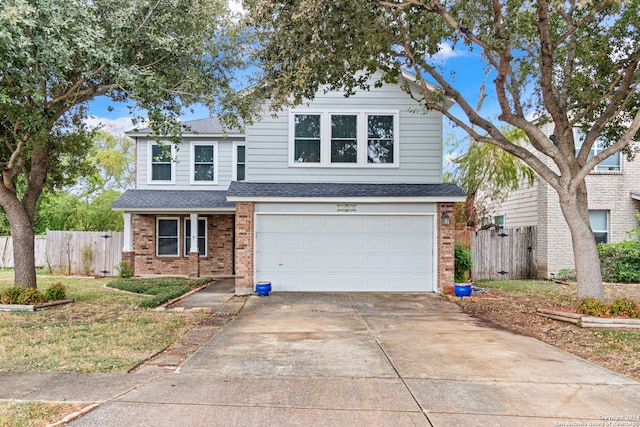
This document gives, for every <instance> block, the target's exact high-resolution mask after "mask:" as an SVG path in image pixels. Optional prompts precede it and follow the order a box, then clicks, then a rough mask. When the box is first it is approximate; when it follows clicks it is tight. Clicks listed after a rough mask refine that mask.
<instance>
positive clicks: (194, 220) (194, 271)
mask: <svg viewBox="0 0 640 427" xmlns="http://www.w3.org/2000/svg"><path fill="white" fill-rule="evenodd" d="M189 220H190V222H191V235H190V236H189V237H190V238H191V247H190V248H189V278H191V279H193V278H196V277H200V252H199V250H198V214H197V213H192V214H190V215H189Z"/></svg>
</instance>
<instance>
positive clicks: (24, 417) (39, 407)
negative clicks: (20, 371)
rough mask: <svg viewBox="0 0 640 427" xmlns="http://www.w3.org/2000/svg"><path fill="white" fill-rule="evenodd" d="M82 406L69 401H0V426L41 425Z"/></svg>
mask: <svg viewBox="0 0 640 427" xmlns="http://www.w3.org/2000/svg"><path fill="white" fill-rule="evenodd" d="M82 407H83V405H82V404H70V403H49V402H0V426H2V427H9V426H11V427H43V426H46V425H47V424H51V423H54V422H56V421H58V420H60V419H61V418H64V417H65V416H66V415H67V414H70V413H73V412H75V411H78V410H80V409H81V408H82Z"/></svg>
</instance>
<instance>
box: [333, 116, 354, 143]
mask: <svg viewBox="0 0 640 427" xmlns="http://www.w3.org/2000/svg"><path fill="white" fill-rule="evenodd" d="M357 136H358V117H357V116H353V115H335V116H331V139H335V138H343V139H344V138H348V139H356V138H357Z"/></svg>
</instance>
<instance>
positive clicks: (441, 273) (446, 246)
mask: <svg viewBox="0 0 640 427" xmlns="http://www.w3.org/2000/svg"><path fill="white" fill-rule="evenodd" d="M443 212H447V214H449V220H450V222H449V225H443V224H442V219H441V218H442V213H443ZM436 222H437V224H438V283H437V284H436V285H437V289H435V290H436V292H437V291H439V290H441V289H442V287H443V286H445V285H453V273H454V271H453V270H454V249H453V246H454V235H455V225H454V219H453V203H438V214H437V217H436Z"/></svg>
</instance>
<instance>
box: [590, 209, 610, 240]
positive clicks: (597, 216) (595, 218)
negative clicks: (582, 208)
mask: <svg viewBox="0 0 640 427" xmlns="http://www.w3.org/2000/svg"><path fill="white" fill-rule="evenodd" d="M589 222H590V223H591V230H592V231H593V235H594V236H595V238H596V243H608V242H609V211H604V210H589Z"/></svg>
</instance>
